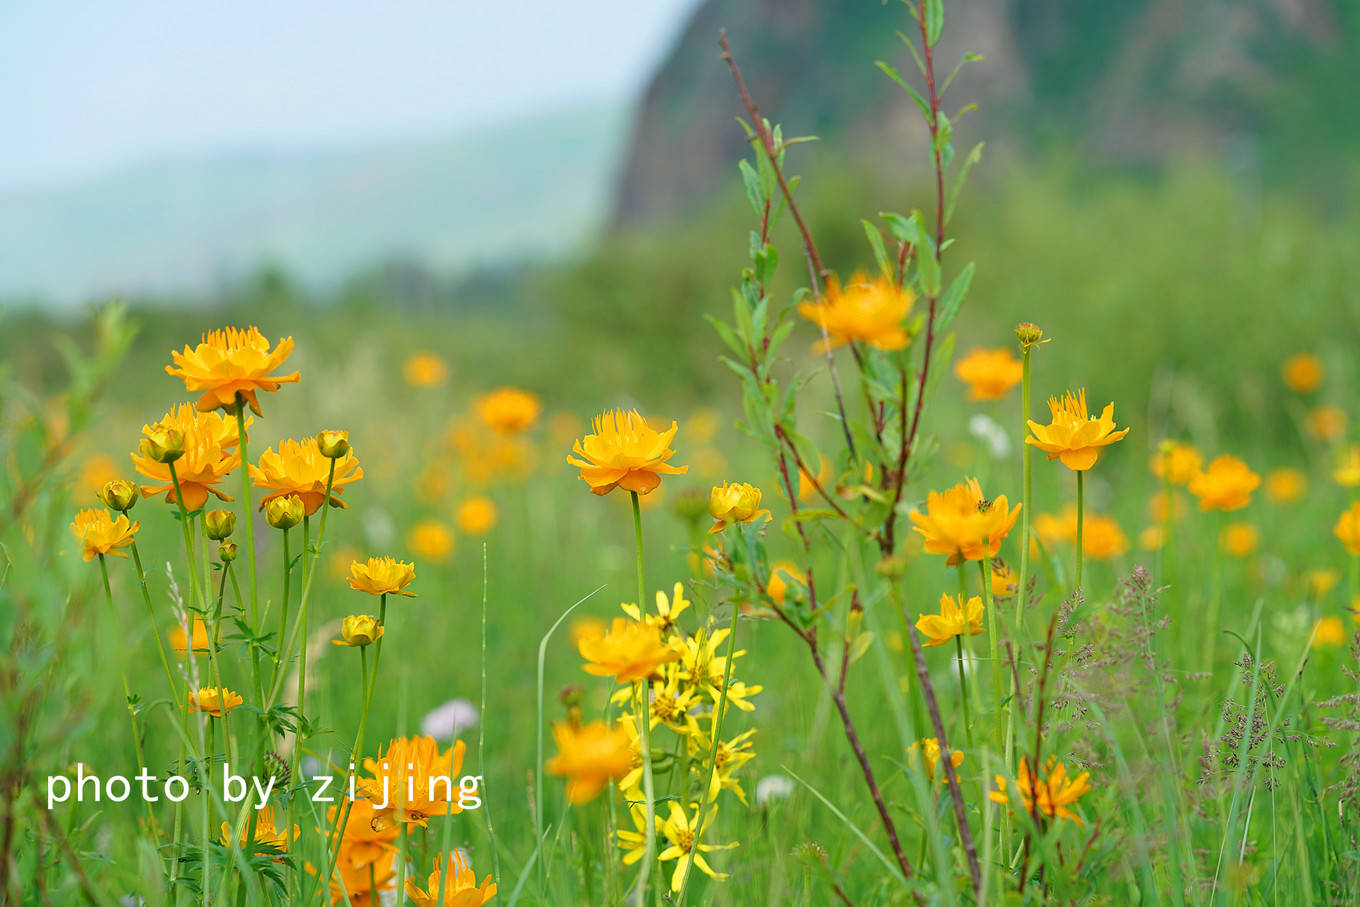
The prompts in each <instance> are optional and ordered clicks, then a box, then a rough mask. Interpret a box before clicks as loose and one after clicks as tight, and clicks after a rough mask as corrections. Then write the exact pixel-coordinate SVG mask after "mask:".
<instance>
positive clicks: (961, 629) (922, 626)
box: [916, 593, 984, 646]
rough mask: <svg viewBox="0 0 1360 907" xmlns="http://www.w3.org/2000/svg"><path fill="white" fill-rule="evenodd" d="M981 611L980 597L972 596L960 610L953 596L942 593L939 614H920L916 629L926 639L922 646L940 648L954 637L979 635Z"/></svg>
mask: <svg viewBox="0 0 1360 907" xmlns="http://www.w3.org/2000/svg"><path fill="white" fill-rule="evenodd" d="M983 610H984V609H983V607H982V598H981V597H980V596H977V595H974V596H973V597H972V598H970V599H968V601H966V602H965V603H964V605H963V607H962V608H960V607H959V603H958V600H957V599H955V598H954V596H952V595H950V594H948V593H944V594H943V595H941V596H940V613H939V614H922V615H921V617H920V619H919V620H917V621H916V629H917V630H918V631H920V633H921V635H922V636H925V637H927V639H926V641H925V642H924V643H923V645H927V646H942V645H944V644H945V643H947V642H949V641H950V640H951V639H953V638H954V637H955V636H962V635H964V634H965V633H967V634H968V635H969V636H977V635H979V634H981V633H982V617H983Z"/></svg>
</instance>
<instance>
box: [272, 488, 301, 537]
mask: <svg viewBox="0 0 1360 907" xmlns="http://www.w3.org/2000/svg"><path fill="white" fill-rule="evenodd" d="M302 515H303V506H302V498H300V497H298V496H297V495H295V494H289V495H284V496H282V497H277V498H274V499H273V500H272V501H270V502H269V503H268V504H266V505H265V507H264V521H265V522H266V523H268V524H269V525H271V526H273V527H274V528H275V529H292V528H293V527H294V526H296V525H297V524H298V523H301V522H302Z"/></svg>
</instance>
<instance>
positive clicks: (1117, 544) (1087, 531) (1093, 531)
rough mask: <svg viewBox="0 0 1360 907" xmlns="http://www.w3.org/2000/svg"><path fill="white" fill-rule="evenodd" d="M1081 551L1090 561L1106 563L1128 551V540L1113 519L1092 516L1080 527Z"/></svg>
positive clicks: (1097, 515)
mask: <svg viewBox="0 0 1360 907" xmlns="http://www.w3.org/2000/svg"><path fill="white" fill-rule="evenodd" d="M1081 550H1082V553H1083V554H1085V555H1086V556H1087V557H1089V558H1091V559H1092V560H1095V561H1107V560H1109V559H1110V558H1114V557H1119V555H1121V554H1123V553H1124V552H1126V551H1128V550H1129V540H1128V538H1127V537H1126V536H1125V535H1124V533H1123V531H1122V530H1121V529H1120V528H1119V524H1118V523H1116V522H1115V521H1114V520H1113V519H1111V518H1110V517H1107V516H1102V515H1099V514H1092V515H1089V516H1087V517H1086V519H1085V522H1084V525H1083V526H1082V534H1081Z"/></svg>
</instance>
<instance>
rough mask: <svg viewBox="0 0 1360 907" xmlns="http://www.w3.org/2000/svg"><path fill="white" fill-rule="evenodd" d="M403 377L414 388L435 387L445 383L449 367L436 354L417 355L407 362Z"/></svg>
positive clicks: (403, 368)
mask: <svg viewBox="0 0 1360 907" xmlns="http://www.w3.org/2000/svg"><path fill="white" fill-rule="evenodd" d="M402 375H403V377H405V378H406V383H407V384H409V385H411V386H412V387H434V386H435V385H436V384H443V383H444V379H445V378H447V377H448V375H449V367H448V366H447V365H445V364H444V360H443V359H440V358H439V357H438V356H436V355H435V354H434V353H415V354H414V355H412V356H411V357H410V358H409V359H407V360H406V364H405V365H404V366H403V367H402Z"/></svg>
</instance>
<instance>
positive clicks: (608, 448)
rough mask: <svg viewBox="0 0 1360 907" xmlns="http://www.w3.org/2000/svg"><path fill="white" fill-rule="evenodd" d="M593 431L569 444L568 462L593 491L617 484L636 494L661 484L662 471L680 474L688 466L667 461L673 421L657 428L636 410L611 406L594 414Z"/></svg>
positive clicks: (605, 490) (607, 489)
mask: <svg viewBox="0 0 1360 907" xmlns="http://www.w3.org/2000/svg"><path fill="white" fill-rule="evenodd" d="M593 427H594V432H593V433H592V434H589V435H586V436H585V437H584V438H582V439H581V440H579V441H577V442H576V444H575V445H573V447H572V453H574V454H575V456H574V457H567V462H568V463H570V464H571V465H572V466H576V467H579V468H580V470H581V480H582V481H584V482H587V483H589V485H590V490H591V491H592V492H593V493H595V494H608V493H609V492H611V491H613V490H614V489H615V488H617V487H622V488H623V489H624V490H625V491H631V492H634V493H636V494H647V493H649V492H651V491H652V490H654V489H655V488H656V486H658V485H660V484H661V476H663V475H679V474H682V473H684V472H686V471H688V469H689V467H688V466H672V465H670V464H669V463H667V462H666V461H667V460H669V459H670V458H671V457H673V456H674V455H675V451H674V450H671V447H670V443H671V439H672V438H674V437H675V432H676V423H675V422H671V427H670V428H669V429H667V430H666V431H657V430H656V429H654V428H652V427H651V426H650V425H648V424H647V421H646V420H645V419H643V418H642V417H641V416H639V415H638V414H637V411H636V410H632V411H629V412H624V411H623V410H614V411H613V412H607V413H603V414H601V415H599V416H596V417H595V422H594V425H593Z"/></svg>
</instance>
